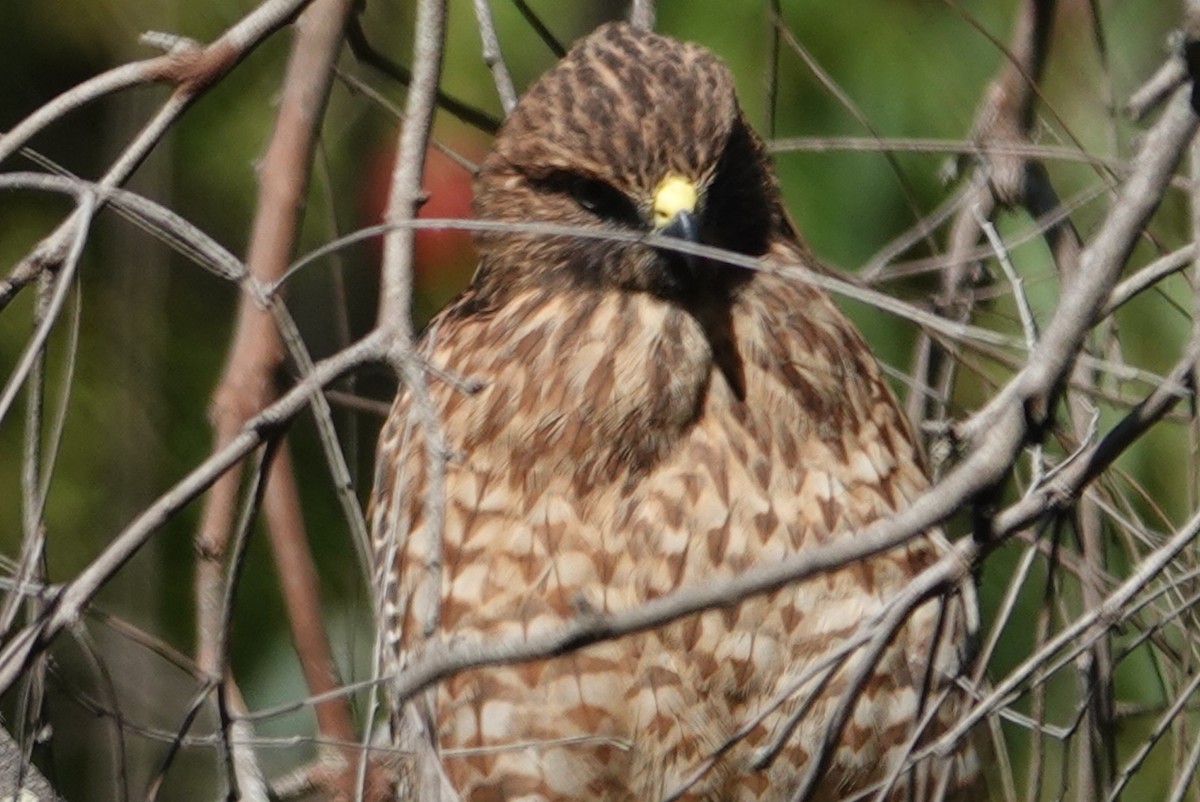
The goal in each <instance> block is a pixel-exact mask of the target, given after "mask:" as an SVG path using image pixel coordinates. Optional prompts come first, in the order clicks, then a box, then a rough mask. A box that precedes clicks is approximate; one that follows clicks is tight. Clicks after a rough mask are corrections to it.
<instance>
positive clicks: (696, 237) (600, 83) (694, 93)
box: [475, 23, 794, 298]
mask: <svg viewBox="0 0 1200 802" xmlns="http://www.w3.org/2000/svg"><path fill="white" fill-rule="evenodd" d="M475 211H476V215H477V216H478V217H479V218H481V219H485V220H495V221H508V222H520V223H537V222H543V223H552V224H556V225H568V226H585V227H595V228H600V229H609V230H621V231H624V232H635V233H636V232H640V233H651V232H657V233H661V234H666V235H673V236H677V237H681V238H684V239H687V240H691V241H694V242H701V243H705V244H708V245H714V246H717V247H721V248H726V249H729V250H733V251H737V252H740V253H743V254H748V255H754V256H757V255H761V254H763V253H764V252H765V251H766V250H767V247H768V245H769V244H770V243H771V242H772V241H773V240H777V239H780V238H786V239H789V240H791V239H794V234H793V233H792V230H791V228H790V226H789V225H788V223H787V222H786V217H785V215H784V213H783V211H782V205H781V203H780V200H779V192H778V188H777V186H776V183H775V179H774V176H773V175H772V173H771V169H770V165H769V163H768V160H767V157H766V152H765V148H764V147H763V145H762V142H761V140H759V138H758V137H757V136H756V135H755V134H754V132H753V131H752V130H751V129H750V127H749V126H748V125H747V124H746V122H745V119H744V117H743V115H742V112H741V109H740V108H739V106H738V102H737V97H736V95H735V92H734V87H733V79H732V77H731V76H730V74H729V71H728V69H726V67H725V65H724V64H722V63H721V61H720V60H719V59H717V57H716V56H714V55H713V54H712V53H710V52H709V51H708V50H706V49H704V48H702V47H700V46H698V45H695V44H689V43H682V42H678V41H676V40H674V39H670V38H668V37H665V36H660V35H658V34H655V33H649V32H645V31H639V30H637V29H635V28H632V27H631V26H629V25H627V24H624V23H612V24H608V25H604V26H602V27H600V28H598V29H596V30H595V31H594V32H593V33H592V34H590V35H589V36H587V37H586V38H584V39H582V40H580V41H579V42H578V43H577V44H576V45H575V46H574V47H573V48H572V49H571V52H570V53H568V54H567V55H566V57H565V58H563V60H562V61H561V62H559V64H558V65H557V66H555V67H554V68H553V69H552V70H551V71H550V72H548V73H547V74H546V75H544V76H542V78H541V79H539V80H538V81H537V82H536V83H535V84H534V85H533V86H532V87H531V88H530V89H529V91H528V92H527V93H526V94H525V95H524V97H523V98H522V99H521V101H520V102H519V103H518V104H517V106H516V108H515V109H514V110H513V113H512V115H511V116H510V117H509V118H508V120H507V121H506V122H505V124H504V126H503V127H502V128H501V130H500V133H499V135H498V136H497V139H496V142H495V145H494V147H493V149H492V151H491V153H490V154H489V155H488V157H487V159H486V160H485V161H484V163H483V165H482V167H481V169H480V172H479V175H478V177H477V178H476V184H475ZM478 243H479V248H480V255H481V259H480V268H479V274H478V275H477V277H476V282H475V283H476V289H477V290H478V291H480V293H481V294H483V295H485V296H487V295H491V296H493V297H496V296H503V294H505V293H507V292H512V291H515V290H518V289H521V288H523V287H527V286H530V285H541V286H547V285H549V286H556V285H562V284H566V285H573V286H581V285H582V286H596V287H615V288H619V289H624V290H630V291H641V292H650V293H655V294H658V295H661V296H663V297H668V298H689V297H697V296H703V295H705V294H707V293H709V292H710V291H712V290H714V289H717V288H720V287H726V286H729V285H730V284H731V283H735V282H737V281H739V280H740V278H741V276H740V275H739V274H740V273H741V272H742V271H740V270H737V269H736V268H731V267H729V266H722V265H717V264H713V263H711V262H708V261H707V260H697V259H693V258H691V257H687V256H684V255H681V254H678V253H675V252H672V251H669V250H667V249H657V248H654V247H651V246H649V245H647V244H645V243H643V242H636V241H635V242H629V241H618V240H604V239H591V238H581V237H567V236H548V235H545V234H530V233H516V232H510V231H504V232H488V233H485V234H482V235H480V236H479V238H478Z"/></svg>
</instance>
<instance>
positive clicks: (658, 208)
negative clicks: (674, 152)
mask: <svg viewBox="0 0 1200 802" xmlns="http://www.w3.org/2000/svg"><path fill="white" fill-rule="evenodd" d="M698 200H699V192H698V191H697V190H696V185H695V184H694V183H692V181H691V180H689V179H687V178H684V177H683V176H681V175H678V174H675V173H671V174H669V175H667V176H666V177H665V178H664V179H663V180H662V181H661V182H660V183H659V185H658V188H657V189H655V190H654V230H655V232H657V233H659V234H662V235H663V236H666V237H677V238H678V239H681V240H684V241H685V242H693V243H698V242H699V241H700V221H699V220H698V219H697V217H696V203H697V201H698ZM672 255H673V256H676V257H679V258H680V259H682V261H683V263H684V264H686V265H687V268H688V271H689V272H690V273H693V274H694V273H695V271H696V262H697V258H696V256H695V255H694V254H690V253H674V254H672Z"/></svg>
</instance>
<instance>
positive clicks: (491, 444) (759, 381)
mask: <svg viewBox="0 0 1200 802" xmlns="http://www.w3.org/2000/svg"><path fill="white" fill-rule="evenodd" d="M475 211H476V214H477V216H478V217H479V218H481V219H483V220H488V221H495V222H499V223H520V224H525V225H524V227H523V228H519V229H518V228H517V227H515V226H509V227H507V228H506V227H504V226H502V225H501V226H495V227H491V228H489V230H487V231H486V232H484V233H481V234H479V235H478V237H477V239H478V250H479V265H478V270H477V272H476V274H475V276H474V278H473V280H472V283H471V285H470V287H469V288H467V289H466V290H465V291H464V292H463V293H462V294H461V295H460V296H459V297H458V298H457V299H456V300H454V301H453V302H452V303H451V304H450V305H449V306H448V307H447V308H446V309H445V310H444V311H442V312H441V313H440V314H438V315H437V316H436V317H435V318H434V320H433V321H432V322H431V323H430V324H429V326H428V328H427V329H426V331H425V332H424V333H423V335H422V337H421V339H420V341H419V344H418V347H419V349H420V351H421V353H422V355H423V357H424V359H425V360H427V362H428V363H429V365H430V366H431V367H432V368H433V370H432V371H431V373H430V380H429V387H428V393H429V400H430V401H431V403H432V407H433V410H434V412H435V413H436V416H437V419H438V421H439V424H440V431H441V436H442V437H443V438H444V441H445V442H444V446H445V453H447V454H448V455H449V456H448V458H447V460H446V462H445V464H444V466H441V467H438V468H437V469H438V470H440V471H444V473H442V474H441V478H440V479H439V480H437V481H435V480H434V479H432V478H431V474H430V470H431V468H434V467H436V466H434V465H433V464H432V463H431V462H430V459H431V453H432V451H431V449H429V448H427V447H426V437H427V436H428V432H427V430H426V427H425V425H424V424H423V423H422V418H421V415H419V414H417V408H416V405H415V404H414V400H413V396H412V395H411V394H410V393H409V392H408V391H404V390H402V391H401V393H400V394H399V396H398V398H397V399H396V402H395V405H394V407H393V408H392V411H391V414H390V416H389V418H388V420H387V422H386V424H385V427H384V429H383V432H382V434H381V438H380V444H379V451H378V460H377V470H376V477H375V482H376V487H375V495H374V498H373V502H372V512H371V525H372V536H373V541H374V543H373V546H374V549H375V560H376V570H377V571H378V576H377V578H376V587H377V589H378V592H379V594H380V600H379V610H380V614H381V621H382V624H381V626H382V629H383V632H382V637H383V638H384V640H385V651H386V653H387V654H389V655H390V656H391V659H392V660H393V664H392V666H391V667H392V669H394V670H397V671H401V672H402V671H403V670H404V667H405V666H406V665H408V664H409V663H410V661H411V660H412V659H414V657H416V656H419V655H421V654H422V653H425V652H426V651H427V649H428V648H429V646H430V644H432V643H436V642H446V641H454V642H465V643H471V642H477V641H485V640H489V639H520V638H523V637H527V636H529V635H531V634H535V633H543V632H547V631H553V630H555V629H557V628H560V627H562V626H563V625H564V623H565V622H568V621H571V620H572V619H574V618H576V617H577V616H579V615H581V614H582V613H584V612H587V611H607V612H614V611H622V610H628V609H631V608H633V607H635V606H636V605H638V604H640V603H643V602H645V601H646V600H649V599H654V598H656V597H659V596H662V595H663V594H667V593H670V592H672V591H673V590H675V589H677V588H683V587H687V586H692V585H696V584H702V583H705V584H711V583H719V582H721V581H722V580H723V579H725V578H728V577H732V576H735V575H737V574H738V573H739V572H742V571H745V570H747V569H751V568H753V567H754V566H759V565H763V564H767V563H772V562H777V561H779V560H780V559H782V558H784V557H786V556H788V555H791V554H794V553H796V552H800V551H803V550H804V549H806V548H810V547H812V546H813V545H816V544H825V543H831V542H834V541H837V540H838V539H839V538H848V537H853V536H854V534H855V532H857V531H859V530H861V529H862V528H863V527H864V526H866V525H868V524H870V523H871V522H872V521H875V520H876V519H879V518H881V517H883V516H887V515H888V514H889V513H892V512H894V511H895V510H898V509H901V508H903V507H904V506H905V505H907V504H909V503H910V502H911V501H912V500H913V499H914V498H915V497H916V496H917V495H919V494H920V493H921V492H922V491H924V490H925V489H926V487H927V477H926V474H925V471H924V469H923V467H922V460H921V456H920V454H919V450H918V446H917V445H916V442H915V440H914V436H913V433H912V432H911V431H910V428H909V426H908V425H907V424H906V421H905V419H904V417H903V415H902V413H901V411H900V409H899V408H898V406H897V404H896V401H895V399H894V398H893V396H892V394H891V392H890V390H889V389H888V387H887V385H886V384H885V382H884V379H883V377H882V376H881V373H880V369H879V367H878V365H877V364H876V362H875V360H874V359H873V357H872V355H871V353H870V351H869V350H868V348H867V346H866V345H865V344H864V342H863V340H862V339H861V337H860V336H859V334H858V333H857V332H856V330H855V329H854V328H853V327H852V325H851V324H850V323H849V322H848V321H847V320H846V318H844V317H843V316H842V314H841V313H840V312H839V311H838V310H837V308H836V307H835V306H834V304H833V303H832V301H831V300H830V298H829V297H828V296H827V295H826V294H825V293H824V292H823V291H821V290H819V289H817V288H815V287H814V286H812V285H811V284H806V283H803V282H797V281H795V280H789V279H786V278H784V277H782V276H780V275H779V273H780V269H781V268H784V267H800V268H809V269H816V268H817V265H816V262H815V260H814V259H813V257H812V256H811V255H810V253H809V251H808V250H807V249H806V248H805V246H804V245H803V244H802V243H801V241H800V239H799V237H798V234H797V232H796V230H795V229H794V227H793V226H792V224H791V223H790V222H789V218H788V216H787V214H786V212H785V211H784V208H783V205H782V202H781V198H780V193H779V189H778V186H777V183H776V180H775V177H774V175H773V173H772V168H771V166H770V163H769V160H768V158H767V154H766V149H765V147H764V145H763V143H762V141H761V140H760V139H759V137H758V136H757V135H756V134H755V133H754V131H753V130H752V129H751V128H750V126H749V125H748V124H747V122H746V120H745V117H744V115H743V113H742V112H741V110H740V108H739V105H738V101H737V98H736V95H735V92H734V86H733V81H732V78H731V76H730V74H729V72H728V70H727V68H726V67H725V66H724V65H723V64H722V63H721V62H720V61H719V60H718V59H717V58H716V57H715V56H714V55H713V54H712V53H710V52H709V51H708V50H706V49H704V48H702V47H700V46H698V45H694V44H685V43H681V42H678V41H675V40H673V39H671V38H668V37H665V36H661V35H657V34H654V33H649V32H644V31H639V30H636V29H634V28H632V27H630V26H629V25H626V24H622V23H614V24H607V25H604V26H602V27H600V28H599V29H597V30H596V31H594V32H593V33H592V34H590V35H589V36H587V37H586V38H584V39H582V40H581V41H579V42H578V43H577V44H576V45H575V46H574V47H573V48H572V50H571V51H570V52H569V53H568V54H567V56H566V57H565V58H564V59H563V60H562V61H561V62H560V63H559V64H558V65H557V66H555V67H554V68H553V69H552V70H551V71H550V72H548V73H547V74H546V75H544V76H543V77H542V78H541V79H539V80H538V81H537V82H536V83H535V84H534V85H533V86H532V88H530V89H529V91H528V92H527V93H526V94H525V96H524V97H523V98H522V99H521V101H520V102H519V103H518V104H517V106H516V108H515V109H514V110H513V112H512V114H511V116H510V117H509V118H508V120H507V121H506V122H505V124H504V125H503V127H502V129H501V130H500V132H499V134H498V136H497V138H496V141H495V144H494V147H493V149H492V151H491V152H490V154H489V155H488V156H487V158H486V159H485V161H484V162H483V164H482V166H481V168H480V170H479V173H478V176H477V178H476V183H475ZM530 223H544V224H552V225H554V226H558V228H557V229H553V228H551V229H550V230H549V231H545V230H544V231H537V230H535V228H534V227H531V226H529V225H528V224H530ZM566 226H570V227H585V228H588V229H594V230H595V232H596V234H597V236H595V237H581V236H573V235H568V233H564V227H566ZM606 233H612V234H614V236H612V237H610V238H607V239H606V238H604V236H603V235H604V234H606ZM651 233H657V234H661V235H666V236H667V237H676V238H679V239H680V240H683V241H687V242H696V243H703V244H706V245H710V246H715V247H717V248H722V249H725V250H727V251H731V252H733V253H736V254H742V255H745V256H748V257H754V258H755V259H756V260H758V262H757V263H758V265H759V266H760V269H755V270H750V269H745V268H742V267H734V266H731V265H729V264H725V263H722V262H721V261H719V260H714V259H708V258H701V257H698V256H695V255H687V254H683V253H680V252H677V251H674V250H672V249H671V248H669V247H666V246H664V245H663V243H664V242H669V240H666V239H663V238H661V237H658V238H654V240H653V242H648V241H647V238H646V237H645V236H644V235H646V234H651ZM615 235H620V236H615ZM448 375H458V376H462V377H470V378H471V379H472V380H474V381H476V382H477V383H478V390H477V392H465V391H463V389H462V387H461V385H459V386H456V385H455V383H454V382H451V381H447V380H446V377H447V376H448ZM439 487H440V489H441V497H440V499H438V498H434V496H435V495H436V491H437V489H438V488H439ZM945 548H946V546H945V543H944V541H943V540H942V539H941V538H940V535H938V534H937V533H929V534H927V535H925V536H922V537H919V538H917V539H914V540H913V541H911V542H910V543H908V544H906V545H905V546H904V547H901V548H898V549H896V550H894V551H892V552H888V553H886V554H883V555H880V556H877V557H875V558H872V559H868V560H864V561H861V562H858V563H856V564H853V565H849V566H847V567H845V568H843V569H840V570H837V571H834V572H830V573H827V574H824V575H821V576H819V577H817V578H815V579H812V580H809V581H805V582H801V583H797V584H794V585H790V586H787V587H785V588H783V589H781V590H778V591H776V592H774V593H771V594H769V595H760V596H755V597H751V598H749V599H746V600H744V601H742V602H740V603H738V604H736V605H733V606H730V607H728V608H727V609H719V610H713V611H708V612H704V613H701V614H698V615H692V616H690V617H687V618H683V619H681V620H678V621H675V622H672V623H670V624H668V625H665V626H663V627H661V628H660V629H656V630H653V631H651V632H648V633H643V634H637V635H633V636H628V637H622V638H616V639H613V640H609V641H605V642H601V643H598V644H595V645H591V646H589V647H587V648H584V649H581V650H578V651H575V652H570V653H567V654H563V655H559V656H554V657H550V658H547V659H543V660H538V661H534V662H528V663H523V664H517V665H510V666H493V667H485V668H480V669H475V670H469V671H465V672H463V673H460V674H458V675H455V676H453V677H452V678H450V679H447V680H445V681H443V682H441V683H440V684H439V685H438V686H437V687H436V689H435V690H431V691H430V692H428V693H427V694H425V695H424V696H423V697H422V698H421V699H420V700H417V701H416V702H415V703H413V706H416V707H419V708H420V711H421V712H420V713H419V714H417V715H416V717H415V718H411V719H409V718H406V719H404V721H408V722H409V723H411V722H412V721H417V722H421V721H423V722H424V724H418V725H417V726H418V728H419V727H424V728H425V732H426V737H427V739H428V742H429V745H430V746H431V747H432V748H431V749H429V750H428V753H429V754H430V755H432V754H436V756H437V757H436V758H434V760H435V761H438V762H440V766H439V767H438V769H437V773H438V774H439V775H440V780H438V782H439V783H440V785H441V789H442V790H441V792H440V793H443V798H444V793H445V791H446V789H447V788H453V794H454V795H457V796H458V797H459V798H461V799H463V800H467V802H484V800H528V801H530V802H532V801H533V800H538V801H541V802H550V800H606V801H608V800H611V801H614V802H615V801H617V800H630V801H631V802H632V800H639V801H644V800H657V799H662V798H676V799H686V800H786V799H791V798H793V796H795V795H796V794H797V793H799V792H801V791H802V790H804V789H805V788H808V789H809V790H811V791H812V793H811V794H809V795H808V796H807V798H810V799H841V798H843V797H846V798H852V797H855V798H856V795H863V796H864V797H865V798H874V797H873V796H872V795H873V794H875V793H879V796H878V797H877V798H879V799H896V800H900V799H904V800H932V799H935V798H942V796H943V795H946V794H947V792H949V794H950V795H953V793H954V792H955V791H956V790H958V789H961V788H965V787H966V786H967V785H969V783H970V781H971V780H972V779H973V777H974V775H975V774H977V771H978V770H977V765H976V764H977V760H976V758H975V755H974V753H973V751H972V750H971V748H970V747H969V746H965V747H963V748H962V749H961V750H960V751H959V753H958V754H956V755H955V756H953V758H951V759H949V760H946V759H943V760H941V761H940V762H938V763H937V765H936V766H935V767H933V768H931V765H932V762H931V761H927V762H925V763H921V764H918V765H916V767H913V766H910V765H907V764H906V763H905V762H904V761H906V760H907V759H908V758H909V756H910V755H911V754H912V753H913V752H914V751H915V750H916V748H918V747H920V746H921V744H922V743H924V742H927V741H928V740H930V739H931V738H932V737H933V735H935V734H936V733H937V732H938V731H939V730H940V729H944V725H945V724H947V723H948V722H949V721H950V720H951V719H952V716H953V715H954V713H955V707H954V699H955V694H954V686H953V680H954V677H955V675H956V673H957V672H958V671H959V670H960V661H961V658H960V652H961V651H962V649H961V647H962V644H963V642H964V641H965V640H966V637H967V633H966V626H967V624H966V621H967V619H968V618H969V617H970V616H969V615H968V613H969V612H970V609H969V608H970V605H969V603H967V602H965V601H964V600H963V599H962V597H961V596H959V595H955V594H948V595H946V596H945V597H944V598H942V597H939V598H935V599H933V600H931V601H929V602H927V603H925V604H924V605H923V606H921V607H919V608H917V609H916V610H915V612H914V613H913V614H912V616H911V618H910V619H909V620H908V621H907V622H906V623H904V624H903V626H902V627H900V628H899V629H898V631H896V633H895V635H894V637H892V638H891V639H890V641H889V642H887V644H886V646H885V647H884V646H881V650H877V651H876V653H875V654H873V655H866V654H864V649H863V648H860V647H861V645H862V644H861V641H860V644H859V646H860V647H854V646H853V644H852V639H853V637H854V636H855V634H856V633H858V632H859V631H860V627H861V626H863V625H864V622H866V621H868V620H869V619H871V617H872V616H873V615H875V614H877V613H878V612H879V611H880V610H881V609H883V608H884V605H885V603H886V601H887V599H888V598H889V597H890V596H892V595H894V594H895V593H896V592H897V591H898V590H900V589H901V588H903V587H905V586H906V584H907V583H909V582H910V581H911V580H912V578H913V577H914V576H915V575H917V574H918V573H919V572H920V571H921V570H922V569H923V568H925V567H926V566H928V565H930V564H932V563H933V562H934V561H935V560H936V559H937V558H938V556H939V555H940V554H941V553H943V551H944V549H945ZM847 644H850V645H849V646H848V645H847ZM866 659H871V660H874V661H875V664H874V667H873V668H871V669H869V670H866V673H865V680H864V681H863V682H861V683H859V684H858V685H857V687H852V686H853V685H854V683H853V682H852V679H851V678H852V677H853V675H854V672H855V670H856V669H858V667H859V666H860V665H861V664H862V661H863V660H866ZM947 700H948V701H947ZM939 701H944V702H945V704H943V705H942V707H940V708H938V707H937V704H938V702H939ZM840 702H841V703H843V707H845V706H846V705H849V707H848V708H846V709H848V710H849V714H848V715H844V716H842V717H841V719H842V720H841V722H840V725H839V723H838V717H837V710H838V706H839V703H840ZM410 709H411V707H410ZM930 711H932V712H930ZM404 721H401V722H400V723H399V724H398V726H400V727H401V728H403V727H404V726H405V724H404ZM772 744H776V745H777V746H778V748H776V749H768V747H770V746H771V745H772ZM418 751H419V750H418ZM427 758H428V756H427ZM417 762H419V761H417ZM910 762H911V761H910ZM935 769H936V770H935ZM415 773H417V772H414V774H415ZM807 773H812V774H813V776H814V777H818V776H819V779H818V780H817V781H816V783H815V784H811V783H810V784H809V785H804V783H805V782H806V778H807V777H808V774H807ZM809 779H810V780H811V779H812V778H809ZM435 797H436V795H434V796H431V797H429V798H435Z"/></svg>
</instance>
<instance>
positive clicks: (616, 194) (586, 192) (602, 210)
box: [567, 176, 639, 224]
mask: <svg viewBox="0 0 1200 802" xmlns="http://www.w3.org/2000/svg"><path fill="white" fill-rule="evenodd" d="M567 192H568V194H570V196H571V197H572V198H574V199H575V202H576V203H578V204H579V205H580V207H582V208H583V209H586V210H587V211H589V212H591V213H592V214H594V215H596V216H597V217H600V218H603V219H605V220H611V221H613V222H618V223H632V224H637V223H638V222H639V217H638V210H637V207H636V206H634V204H633V201H631V200H630V199H629V196H627V195H626V194H625V193H624V192H621V191H620V190H619V189H617V188H616V187H614V186H613V185H612V184H609V183H606V182H604V181H601V180H599V179H596V178H584V177H581V176H576V177H575V178H573V179H571V181H570V182H569V183H568V184H567Z"/></svg>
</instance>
